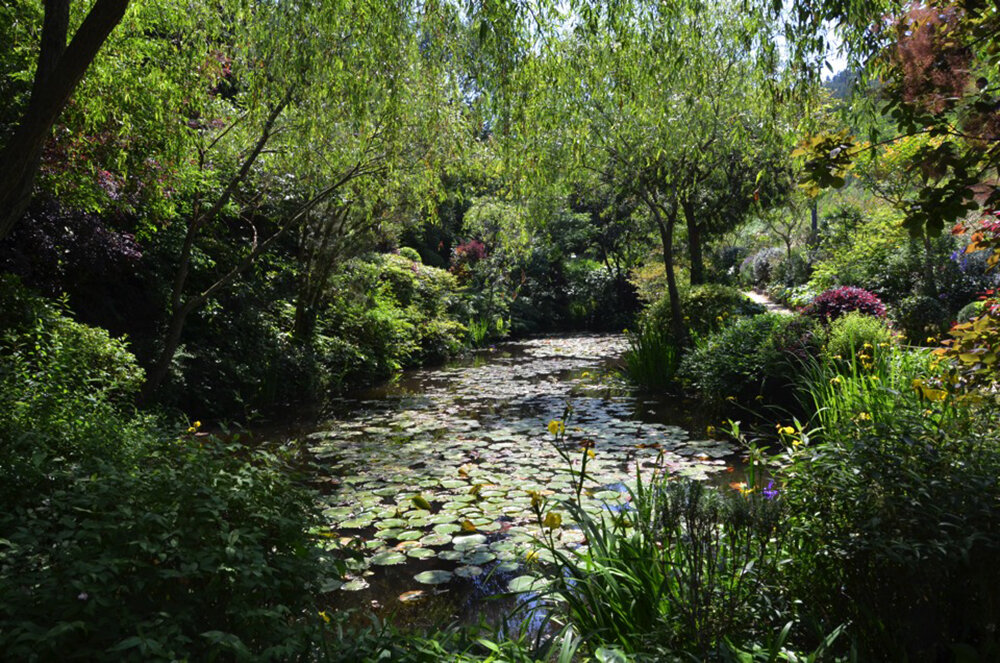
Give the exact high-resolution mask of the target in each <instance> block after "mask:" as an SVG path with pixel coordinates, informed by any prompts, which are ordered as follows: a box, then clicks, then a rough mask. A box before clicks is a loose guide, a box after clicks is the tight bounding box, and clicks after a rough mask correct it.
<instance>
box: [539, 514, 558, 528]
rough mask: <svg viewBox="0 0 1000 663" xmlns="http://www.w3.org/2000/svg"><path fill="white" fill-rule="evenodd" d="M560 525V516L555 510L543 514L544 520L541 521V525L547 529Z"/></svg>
mask: <svg viewBox="0 0 1000 663" xmlns="http://www.w3.org/2000/svg"><path fill="white" fill-rule="evenodd" d="M561 526H562V516H561V515H559V514H558V513H556V512H555V511H549V513H548V515H546V516H545V520H543V521H542V527H547V528H548V529H556V528H557V527H561Z"/></svg>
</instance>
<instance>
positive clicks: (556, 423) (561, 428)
mask: <svg viewBox="0 0 1000 663" xmlns="http://www.w3.org/2000/svg"><path fill="white" fill-rule="evenodd" d="M549 432H550V433H552V434H553V435H560V434H562V433H565V432H566V424H565V423H563V422H562V421H561V420H560V419H553V420H552V421H550V422H549Z"/></svg>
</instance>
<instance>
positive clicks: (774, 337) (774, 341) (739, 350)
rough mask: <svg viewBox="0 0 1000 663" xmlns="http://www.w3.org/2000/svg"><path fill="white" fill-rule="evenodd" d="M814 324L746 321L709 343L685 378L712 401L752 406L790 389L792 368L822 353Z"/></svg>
mask: <svg viewBox="0 0 1000 663" xmlns="http://www.w3.org/2000/svg"><path fill="white" fill-rule="evenodd" d="M817 345H818V342H817V336H816V330H815V327H814V323H812V322H811V321H809V320H806V319H802V318H796V317H793V316H787V315H777V314H764V315H758V316H754V317H751V318H742V319H740V320H737V321H736V322H735V323H734V324H733V325H731V326H729V327H726V328H725V329H723V330H722V331H719V332H717V333H715V334H712V335H711V336H709V337H707V338H706V339H704V340H703V341H700V342H699V344H698V346H697V347H696V348H695V349H694V350H693V351H692V352H691V353H690V354H688V355H687V356H686V357H685V358H684V359H683V361H682V362H681V368H680V372H679V373H680V375H681V377H682V378H683V380H684V381H685V382H686V383H687V384H689V385H690V386H692V387H693V388H694V389H695V390H696V391H697V392H698V393H699V394H700V395H701V396H702V397H703V398H706V399H707V400H709V401H715V402H721V401H723V400H727V399H728V400H738V401H743V402H749V401H752V400H753V399H754V398H755V397H756V396H763V395H774V394H775V393H776V392H777V390H778V389H780V388H782V387H784V386H787V385H788V384H789V383H790V382H791V380H790V377H789V375H790V373H791V370H790V369H791V368H792V367H793V366H795V365H796V363H797V362H798V361H800V360H802V359H803V358H805V357H808V356H811V355H812V354H814V353H815V352H817Z"/></svg>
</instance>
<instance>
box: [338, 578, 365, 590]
mask: <svg viewBox="0 0 1000 663" xmlns="http://www.w3.org/2000/svg"><path fill="white" fill-rule="evenodd" d="M341 589H342V590H344V591H345V592H360V591H361V590H362V589H368V581H367V580H365V579H364V578H354V579H353V580H350V581H348V582H345V583H344V585H343V586H342V587H341Z"/></svg>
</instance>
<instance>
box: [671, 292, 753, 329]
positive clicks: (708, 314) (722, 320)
mask: <svg viewBox="0 0 1000 663" xmlns="http://www.w3.org/2000/svg"><path fill="white" fill-rule="evenodd" d="M654 310H656V311H657V313H658V314H659V316H660V317H661V318H662V320H661V324H668V323H669V317H667V318H663V316H664V315H669V310H670V307H669V301H668V302H664V303H661V304H658V306H657V308H656V309H654ZM681 310H682V311H683V312H684V318H685V320H686V322H687V325H688V328H689V329H690V330H691V331H692V332H694V333H695V334H698V335H701V334H706V333H709V332H712V331H716V330H718V329H720V328H722V327H723V326H725V325H726V324H729V323H730V322H732V320H733V319H735V318H738V317H745V316H750V315H759V314H761V313H764V312H765V311H766V310H767V309H766V308H764V307H763V306H761V305H760V304H758V303H756V302H754V301H752V300H750V299H749V298H747V297H746V295H744V294H743V293H742V292H740V291H739V290H738V289H737V288H733V287H730V286H725V285H719V284H717V283H706V284H703V285H696V286H691V288H690V289H688V290H685V291H684V293H683V296H682V298H681Z"/></svg>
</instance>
